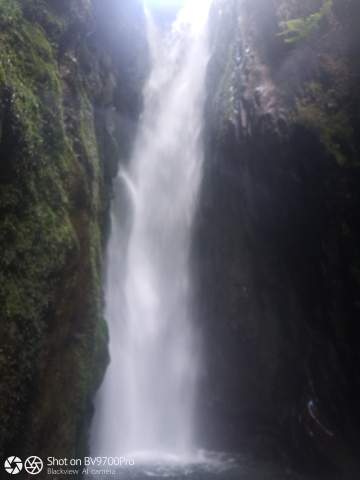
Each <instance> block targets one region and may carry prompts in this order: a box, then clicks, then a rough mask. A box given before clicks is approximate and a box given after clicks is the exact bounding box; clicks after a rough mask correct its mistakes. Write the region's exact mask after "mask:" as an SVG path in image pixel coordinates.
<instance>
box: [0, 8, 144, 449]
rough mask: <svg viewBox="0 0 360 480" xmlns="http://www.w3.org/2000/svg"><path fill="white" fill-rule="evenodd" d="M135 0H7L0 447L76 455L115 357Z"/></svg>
mask: <svg viewBox="0 0 360 480" xmlns="http://www.w3.org/2000/svg"><path fill="white" fill-rule="evenodd" d="M145 42H146V39H145V30H144V18H143V12H142V7H140V3H139V2H136V1H121V2H116V1H113V0H106V1H100V0H94V1H90V0H78V1H75V2H74V1H72V0H48V1H43V0H0V44H1V51H0V210H1V213H0V222H1V225H0V251H1V256H0V320H1V321H0V338H1V345H0V378H1V381H0V382H1V383H0V418H1V420H0V456H1V457H2V456H3V455H4V454H10V453H11V454H14V452H16V454H18V455H30V454H31V455H34V454H37V455H40V456H42V457H46V456H47V455H51V456H57V457H74V456H77V455H79V454H80V453H81V452H82V451H83V450H84V449H85V448H86V444H87V433H88V427H89V422H90V418H91V413H92V412H91V409H92V406H91V401H92V398H93V395H94V392H95V390H96V389H97V387H98V386H99V384H100V381H101V379H102V376H103V374H104V370H105V367H106V365H107V362H108V352H107V337H108V333H107V327H106V324H105V321H104V319H103V312H102V310H103V299H102V286H101V282H102V264H103V246H104V241H105V238H106V231H107V218H108V207H109V200H110V198H111V179H112V178H113V176H114V174H115V173H116V170H117V164H118V161H119V160H121V159H123V160H125V159H126V157H127V154H128V151H129V148H130V146H131V139H132V137H133V133H134V128H135V125H136V121H137V117H138V114H139V111H140V110H141V88H142V83H143V79H144V76H145V74H146V64H147V53H146V52H147V46H146V43H145Z"/></svg>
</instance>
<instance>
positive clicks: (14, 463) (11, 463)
mask: <svg viewBox="0 0 360 480" xmlns="http://www.w3.org/2000/svg"><path fill="white" fill-rule="evenodd" d="M4 467H5V470H6V471H7V473H10V475H17V474H18V473H20V472H21V470H22V468H23V464H22V461H21V460H20V458H19V457H15V456H12V457H9V458H7V459H6V460H5V463H4Z"/></svg>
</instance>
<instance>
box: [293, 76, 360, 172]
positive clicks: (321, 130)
mask: <svg viewBox="0 0 360 480" xmlns="http://www.w3.org/2000/svg"><path fill="white" fill-rule="evenodd" d="M295 120H296V121H297V122H298V123H300V124H302V125H304V126H306V127H308V128H309V129H311V130H313V131H314V132H316V133H317V134H318V135H319V138H320V140H321V142H322V143H323V145H324V147H325V148H326V150H327V151H328V153H329V154H331V155H333V156H334V157H335V159H336V161H337V163H338V164H339V165H340V166H343V165H351V163H354V162H356V161H357V159H356V155H355V153H354V152H352V149H351V145H352V140H353V137H354V131H353V128H352V125H351V120H350V118H349V115H348V113H347V112H346V111H344V110H342V109H341V108H340V107H339V102H338V100H337V98H336V92H335V91H334V90H331V89H330V90H325V89H324V87H322V85H321V84H320V83H317V82H312V83H310V84H309V85H308V86H307V93H306V95H305V96H304V97H302V98H301V99H298V100H297V105H296V114H295Z"/></svg>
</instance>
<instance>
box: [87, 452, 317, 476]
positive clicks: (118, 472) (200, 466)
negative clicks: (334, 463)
mask: <svg viewBox="0 0 360 480" xmlns="http://www.w3.org/2000/svg"><path fill="white" fill-rule="evenodd" d="M134 458H135V465H133V466H124V467H121V468H117V469H112V467H108V468H110V469H112V470H113V471H112V472H111V473H110V474H108V473H106V472H105V471H104V467H102V469H101V471H98V473H97V474H93V475H92V476H91V478H92V479H94V480H95V479H96V480H100V479H101V480H164V479H169V480H320V479H319V478H318V477H316V478H309V477H306V478H305V477H303V476H301V475H299V474H297V473H295V472H293V471H291V470H290V469H287V468H281V467H277V466H274V465H273V464H271V463H268V462H266V463H265V462H264V463H259V462H257V461H255V460H251V459H249V458H247V457H245V456H241V455H228V454H224V453H213V452H199V453H198V454H197V455H196V456H195V457H192V458H182V457H176V456H171V455H168V456H163V457H157V458H156V457H154V458H151V457H146V456H145V457H140V458H137V457H136V456H135V457H134Z"/></svg>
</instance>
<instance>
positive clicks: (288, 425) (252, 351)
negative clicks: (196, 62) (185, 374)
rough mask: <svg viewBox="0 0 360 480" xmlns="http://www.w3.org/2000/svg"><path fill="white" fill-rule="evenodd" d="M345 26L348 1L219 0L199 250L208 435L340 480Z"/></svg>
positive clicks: (346, 333) (348, 263)
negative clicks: (326, 469)
mask: <svg viewBox="0 0 360 480" xmlns="http://www.w3.org/2000/svg"><path fill="white" fill-rule="evenodd" d="M356 18H359V2H357V1H356V0H334V1H333V2H332V1H324V2H322V1H317V0H306V1H291V0H242V1H241V0H239V1H238V0H217V1H215V4H214V6H213V8H212V14H211V23H210V29H211V45H212V50H213V56H212V59H211V62H210V66H209V74H208V84H207V91H208V100H207V106H206V113H205V118H206V127H205V136H206V160H205V166H204V180H203V186H202V192H201V198H200V205H199V212H198V219H197V225H196V232H195V249H194V259H195V274H196V275H197V278H198V285H199V286H198V294H199V299H200V300H199V308H200V315H201V319H202V325H203V326H204V325H206V327H205V328H204V330H205V340H204V348H205V352H206V356H207V362H208V368H207V369H205V370H204V372H203V376H202V390H203V391H204V392H205V394H204V395H203V396H201V399H202V400H201V411H202V412H203V438H207V439H208V441H209V443H210V446H212V447H215V448H218V447H222V448H224V445H227V446H228V448H233V449H238V448H239V446H242V447H244V446H251V447H252V448H253V449H255V450H256V451H258V452H261V454H265V453H266V454H267V455H270V456H271V457H274V456H275V457H288V458H289V457H291V458H293V459H294V458H295V459H296V461H297V464H298V465H302V467H304V465H308V466H309V467H310V466H311V468H312V467H313V466H315V465H318V464H321V463H323V464H325V465H328V466H330V469H331V470H332V471H336V469H337V468H338V469H339V471H343V472H347V474H349V475H350V477H349V478H355V477H356V474H354V472H352V471H351V468H354V469H356V467H355V466H354V461H353V457H354V456H355V455H356V449H357V448H358V441H359V428H360V415H359V407H358V405H359V400H360V377H359V366H360V356H359V348H358V342H359V333H360V324H359V319H360V315H359V314H360V290H359V287H360V276H359V273H360V250H359V245H360V242H359V240H360V238H359V226H360V220H359V207H360V193H359V192H360V190H359V180H360V176H359V175H360V170H359V165H360V162H359V160H360V158H359V149H360V143H359V139H360V136H359V113H360V104H359V85H358V84H359V74H360V64H359V58H360V57H359V46H360V38H359V29H358V26H357V23H356ZM211 418H212V419H214V421H211V420H210V419H211ZM345 465H346V466H345ZM340 475H342V473H340ZM351 475H352V476H351ZM354 475H355V476H354ZM341 478H342V477H341Z"/></svg>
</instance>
